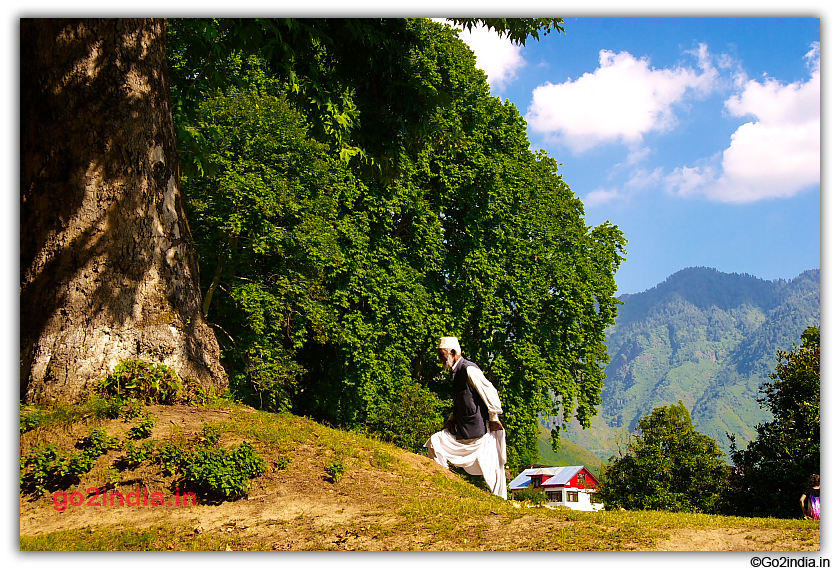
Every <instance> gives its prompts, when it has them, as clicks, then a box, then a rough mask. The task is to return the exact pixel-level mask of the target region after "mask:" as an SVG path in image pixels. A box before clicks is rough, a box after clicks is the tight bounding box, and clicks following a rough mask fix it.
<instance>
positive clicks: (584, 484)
mask: <svg viewBox="0 0 840 570" xmlns="http://www.w3.org/2000/svg"><path fill="white" fill-rule="evenodd" d="M599 485H600V483H599V481H598V479H597V478H596V477H595V476H594V475H593V474H592V473H591V472H590V471H589V469H587V468H586V467H584V466H583V465H575V466H568V467H532V468H528V469H525V470H523V471H522V472H521V473H520V474H519V475H517V476H516V477H515V478H514V479H513V481H511V482H510V490H511V492H515V491H519V490H522V489H528V488H531V489H537V490H541V491H545V494H546V495H547V496H548V504H549V506H553V507H569V508H570V509H574V510H576V511H599V510H601V509H603V508H604V505H603V503H594V502H592V500H591V495H592V493H593V492H595V491H596V490H597V489H598V486H599Z"/></svg>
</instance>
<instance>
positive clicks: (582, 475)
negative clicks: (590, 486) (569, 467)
mask: <svg viewBox="0 0 840 570" xmlns="http://www.w3.org/2000/svg"><path fill="white" fill-rule="evenodd" d="M585 485H586V474H585V473H583V472H581V473H578V487H583V486H585Z"/></svg>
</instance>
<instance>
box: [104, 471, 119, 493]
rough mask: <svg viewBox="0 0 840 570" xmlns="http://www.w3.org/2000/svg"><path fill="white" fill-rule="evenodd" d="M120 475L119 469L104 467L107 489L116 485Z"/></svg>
mask: <svg viewBox="0 0 840 570" xmlns="http://www.w3.org/2000/svg"><path fill="white" fill-rule="evenodd" d="M121 478H122V475H121V474H120V470H119V469H113V468H110V469H106V470H105V487H106V488H108V489H113V488H114V487H116V485H117V483H119V482H120V479H121Z"/></svg>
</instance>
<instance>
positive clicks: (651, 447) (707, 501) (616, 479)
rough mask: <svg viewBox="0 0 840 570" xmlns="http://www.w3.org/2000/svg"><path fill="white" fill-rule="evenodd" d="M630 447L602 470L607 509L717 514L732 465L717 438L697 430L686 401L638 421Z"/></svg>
mask: <svg viewBox="0 0 840 570" xmlns="http://www.w3.org/2000/svg"><path fill="white" fill-rule="evenodd" d="M638 431H639V432H640V433H637V434H634V435H632V436H631V437H630V441H629V444H628V447H627V450H626V452H623V453H621V454H620V455H619V456H618V457H612V458H611V459H610V461H609V463H608V465H607V466H606V467H605V468H604V470H603V472H602V473H601V489H600V492H599V495H600V500H602V501H603V502H604V504H605V506H606V507H607V508H618V507H623V508H625V509H630V510H665V511H673V512H702V513H716V512H719V511H720V507H721V496H720V495H721V489H722V487H723V485H724V483H725V482H726V478H727V475H728V473H729V468H728V467H727V466H726V464H725V463H724V460H723V456H722V454H721V452H720V450H719V449H718V446H717V443H715V441H714V440H713V439H712V438H710V437H708V436H706V435H703V434H702V433H699V432H696V431H694V425H693V424H692V422H691V415H690V414H689V412H688V409H687V408H686V407H685V406H684V405H683V403H682V401H680V402H679V403H678V404H676V405H675V404H671V405H670V406H661V407H658V408H655V409H654V410H653V411H652V412H651V413H650V414H649V415H647V416H644V417H643V418H642V419H640V420H639V426H638Z"/></svg>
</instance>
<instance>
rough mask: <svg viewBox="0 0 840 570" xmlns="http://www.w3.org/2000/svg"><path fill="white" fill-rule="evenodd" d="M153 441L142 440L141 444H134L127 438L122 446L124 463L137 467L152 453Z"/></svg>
mask: <svg viewBox="0 0 840 570" xmlns="http://www.w3.org/2000/svg"><path fill="white" fill-rule="evenodd" d="M154 450H155V448H154V443H152V442H151V441H144V442H143V444H142V445H139V446H138V445H135V444H134V442H133V441H131V440H127V441H126V442H125V445H124V446H123V451H124V453H125V455H124V456H123V457H124V459H125V461H126V463H128V465H130V466H131V467H137V466H139V465H140V464H141V463H143V462H144V461H146V460H147V459H149V458H150V457H152V454H153V453H154Z"/></svg>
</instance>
